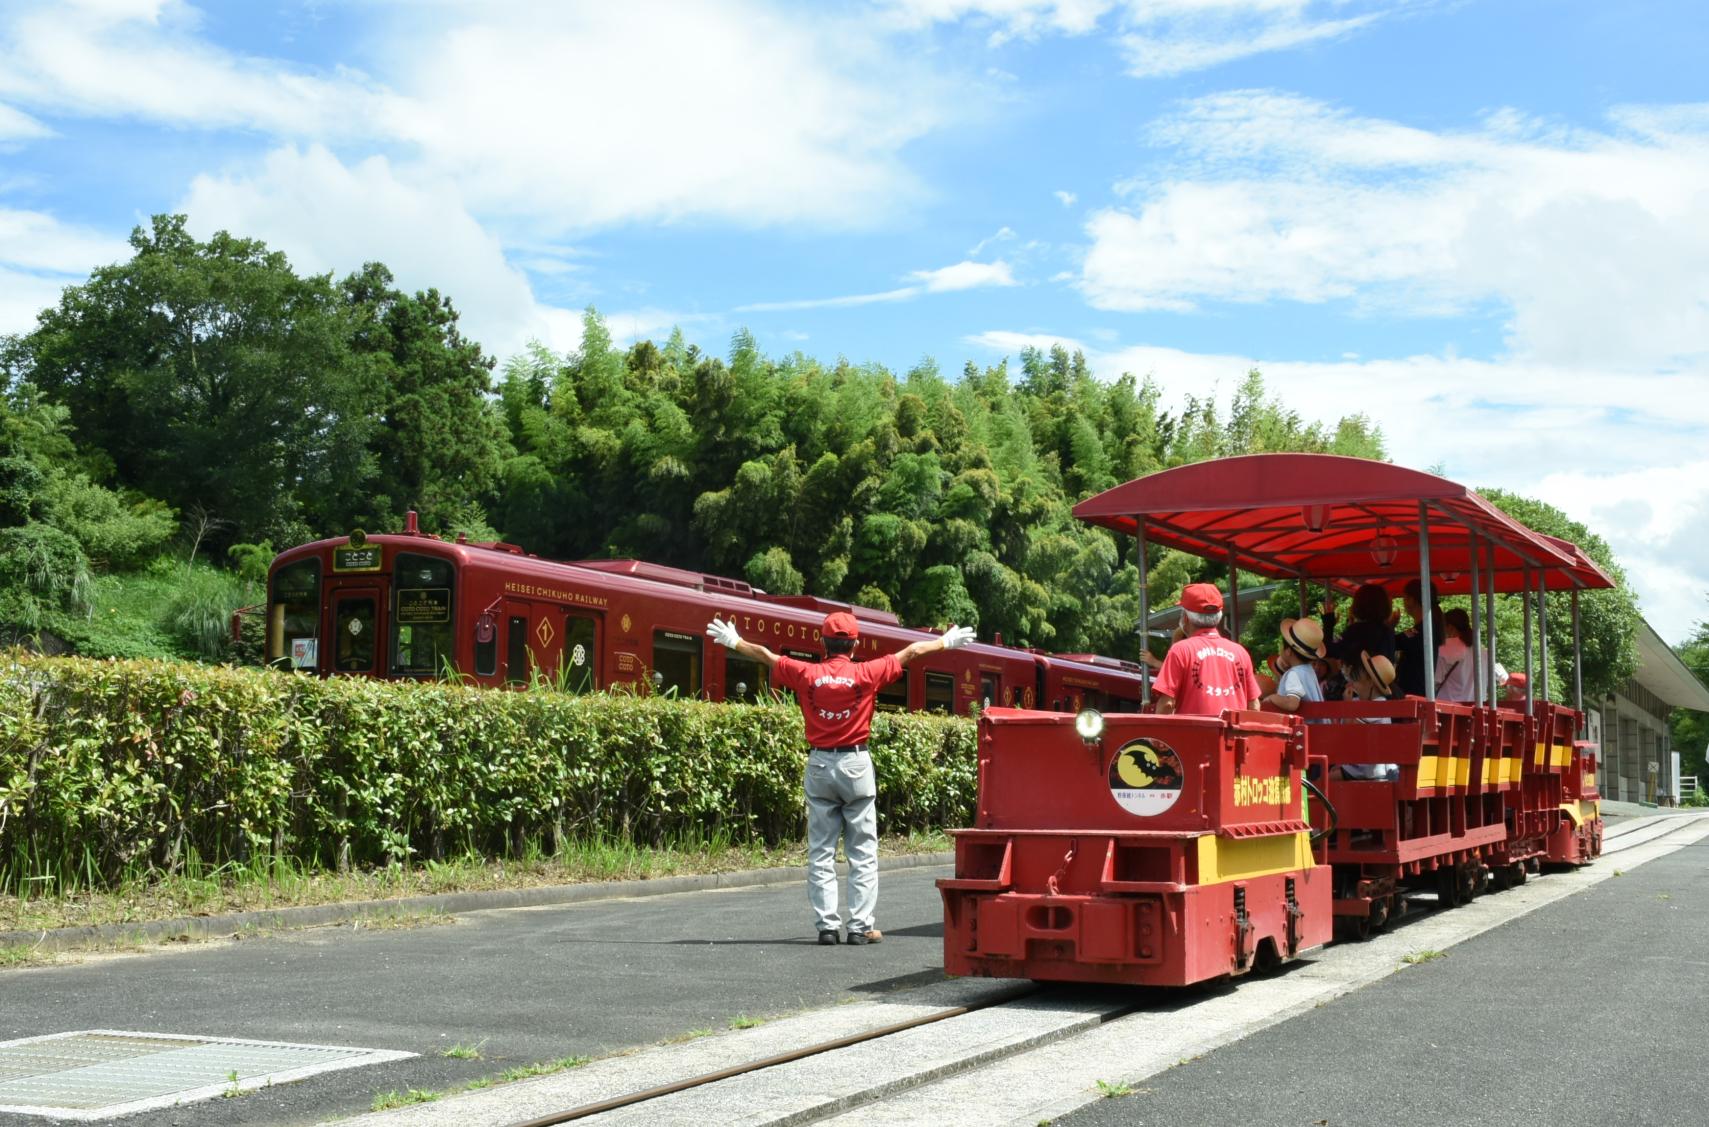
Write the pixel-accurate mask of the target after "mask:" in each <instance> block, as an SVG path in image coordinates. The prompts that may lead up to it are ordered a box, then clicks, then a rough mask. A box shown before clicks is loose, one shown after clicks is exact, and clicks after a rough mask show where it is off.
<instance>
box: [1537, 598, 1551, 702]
mask: <svg viewBox="0 0 1709 1127" xmlns="http://www.w3.org/2000/svg"><path fill="white" fill-rule="evenodd" d="M1537 695H1538V696H1539V697H1541V698H1542V699H1543V700H1548V699H1549V585H1548V582H1547V581H1546V580H1545V578H1544V575H1543V573H1542V572H1541V571H1538V572H1537Z"/></svg>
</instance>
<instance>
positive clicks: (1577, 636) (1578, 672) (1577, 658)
mask: <svg viewBox="0 0 1709 1127" xmlns="http://www.w3.org/2000/svg"><path fill="white" fill-rule="evenodd" d="M1573 707H1574V708H1576V709H1578V731H1579V735H1580V736H1583V735H1584V731H1585V723H1584V636H1583V635H1582V634H1581V633H1580V632H1579V617H1578V588H1577V587H1574V588H1573Z"/></svg>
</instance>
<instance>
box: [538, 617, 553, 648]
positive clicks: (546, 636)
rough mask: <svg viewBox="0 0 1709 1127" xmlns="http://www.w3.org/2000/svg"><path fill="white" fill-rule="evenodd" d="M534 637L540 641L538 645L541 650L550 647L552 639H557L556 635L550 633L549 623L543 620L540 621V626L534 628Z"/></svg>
mask: <svg viewBox="0 0 1709 1127" xmlns="http://www.w3.org/2000/svg"><path fill="white" fill-rule="evenodd" d="M534 636H535V637H536V638H538V639H540V645H541V647H542V648H544V647H546V646H549V645H551V644H552V639H553V638H556V637H557V635H556V634H554V633H552V624H551V622H549V621H547V620H546V619H544V618H542V619H541V620H540V625H538V626H536V627H535V628H534Z"/></svg>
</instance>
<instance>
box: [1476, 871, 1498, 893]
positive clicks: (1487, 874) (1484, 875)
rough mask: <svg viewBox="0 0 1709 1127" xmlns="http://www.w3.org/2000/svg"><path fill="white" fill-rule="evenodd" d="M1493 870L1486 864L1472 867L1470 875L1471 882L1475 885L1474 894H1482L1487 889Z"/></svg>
mask: <svg viewBox="0 0 1709 1127" xmlns="http://www.w3.org/2000/svg"><path fill="white" fill-rule="evenodd" d="M1494 872H1495V870H1494V869H1491V868H1490V867H1489V866H1488V865H1483V864H1479V865H1476V866H1474V867H1473V869H1472V877H1473V883H1474V884H1475V885H1476V890H1475V893H1474V894H1475V895H1477V896H1482V895H1483V894H1484V893H1486V892H1488V891H1489V885H1490V878H1491V876H1492V875H1493V874H1494Z"/></svg>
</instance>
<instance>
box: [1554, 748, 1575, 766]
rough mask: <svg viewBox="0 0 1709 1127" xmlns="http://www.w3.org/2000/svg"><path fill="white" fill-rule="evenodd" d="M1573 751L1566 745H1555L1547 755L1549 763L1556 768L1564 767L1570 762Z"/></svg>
mask: <svg viewBox="0 0 1709 1127" xmlns="http://www.w3.org/2000/svg"><path fill="white" fill-rule="evenodd" d="M1572 758H1573V749H1572V748H1570V747H1568V746H1567V745H1566V744H1556V745H1555V748H1554V750H1553V751H1552V752H1551V753H1550V755H1549V762H1550V763H1551V764H1552V765H1554V766H1556V767H1565V766H1566V765H1567V764H1568V763H1571V762H1572Z"/></svg>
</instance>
